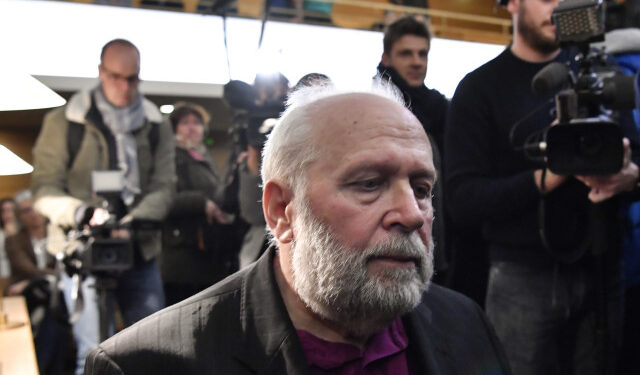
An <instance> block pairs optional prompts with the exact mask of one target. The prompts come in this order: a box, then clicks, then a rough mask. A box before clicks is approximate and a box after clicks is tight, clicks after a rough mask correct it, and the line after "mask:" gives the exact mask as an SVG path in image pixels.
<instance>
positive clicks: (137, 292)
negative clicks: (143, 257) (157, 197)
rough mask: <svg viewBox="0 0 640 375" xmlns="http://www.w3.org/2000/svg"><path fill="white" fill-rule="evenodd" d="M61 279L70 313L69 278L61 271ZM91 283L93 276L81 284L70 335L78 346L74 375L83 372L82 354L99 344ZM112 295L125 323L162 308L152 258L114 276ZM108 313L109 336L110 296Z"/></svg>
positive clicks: (161, 297)
mask: <svg viewBox="0 0 640 375" xmlns="http://www.w3.org/2000/svg"><path fill="white" fill-rule="evenodd" d="M63 282H64V296H65V301H66V302H67V306H68V308H69V311H70V313H72V311H73V306H72V298H71V291H72V281H71V279H70V278H69V277H68V276H67V275H66V274H63ZM95 283H96V280H95V278H94V277H92V276H90V277H87V278H86V279H85V280H84V281H83V282H82V284H81V288H82V293H83V298H84V309H83V310H82V313H81V314H80V317H79V319H78V320H77V321H76V322H75V323H74V324H73V336H74V339H75V341H76V345H77V348H78V355H77V362H76V375H81V374H83V373H84V361H85V357H86V356H87V355H88V354H89V352H90V351H91V350H93V349H94V348H95V347H97V346H98V344H99V343H100V313H99V308H98V296H97V293H96V289H95ZM113 297H115V300H116V302H117V303H118V306H119V308H120V312H121V313H122V317H123V319H124V323H125V324H126V325H127V326H129V325H131V324H133V323H135V322H136V321H138V320H140V319H142V318H144V317H146V316H148V315H151V314H152V313H154V312H156V311H158V310H160V309H162V308H163V307H164V292H163V289H162V280H161V278H160V270H159V268H158V264H157V262H156V260H155V259H153V260H151V261H149V262H141V263H140V264H137V265H136V266H135V267H134V268H132V269H130V270H128V271H125V272H123V273H122V274H121V275H120V276H118V278H117V286H116V288H115V290H114V291H113ZM108 316H109V326H110V330H109V331H110V334H109V335H111V334H113V326H114V325H113V298H111V299H110V303H109V308H108Z"/></svg>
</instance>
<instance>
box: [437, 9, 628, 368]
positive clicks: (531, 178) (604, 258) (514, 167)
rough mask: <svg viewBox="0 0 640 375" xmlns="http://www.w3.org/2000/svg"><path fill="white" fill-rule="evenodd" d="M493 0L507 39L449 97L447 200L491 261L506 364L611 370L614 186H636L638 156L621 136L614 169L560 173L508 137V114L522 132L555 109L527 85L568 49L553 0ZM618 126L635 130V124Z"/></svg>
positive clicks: (615, 332)
mask: <svg viewBox="0 0 640 375" xmlns="http://www.w3.org/2000/svg"><path fill="white" fill-rule="evenodd" d="M501 3H502V4H503V5H506V7H507V9H508V11H509V12H510V13H511V14H512V17H513V25H514V35H513V42H512V43H511V45H509V47H508V48H507V49H506V50H505V51H504V52H503V53H502V54H500V55H499V56H498V57H496V58H495V59H494V60H492V61H490V62H488V63H487V64H485V65H483V66H482V67H480V68H478V69H477V70H475V71H474V72H472V73H470V74H468V75H467V76H466V77H465V78H464V80H463V81H462V82H461V83H460V85H459V86H458V88H457V90H456V93H455V95H454V97H453V99H452V102H451V108H450V112H449V114H450V117H449V123H448V125H447V130H446V134H445V148H446V149H447V154H446V155H445V166H446V171H445V172H446V173H445V176H446V178H447V181H446V184H447V186H448V189H449V190H448V191H449V192H450V195H448V197H447V202H446V205H447V207H448V208H449V209H450V210H451V214H452V216H453V219H454V220H456V221H458V222H460V223H481V224H482V226H483V236H484V238H485V239H486V240H487V241H488V242H489V244H490V262H491V269H490V276H489V285H488V291H487V300H486V308H487V314H488V316H489V318H490V320H491V321H492V322H493V324H494V325H495V327H496V331H497V333H498V336H499V338H500V339H501V341H502V343H503V344H504V347H505V349H506V352H507V357H508V358H509V360H510V362H511V366H512V369H513V373H514V374H525V375H526V374H544V375H553V374H563V375H565V374H602V373H607V374H614V373H616V371H615V360H614V358H615V356H616V350H617V348H618V345H619V344H618V343H619V338H620V327H619V324H620V318H621V316H620V313H621V312H620V306H621V289H620V287H621V283H620V249H621V238H620V235H619V232H620V230H621V227H620V225H619V217H618V209H619V196H620V195H621V194H623V193H625V192H627V191H631V190H633V189H634V188H635V186H636V183H637V181H638V167H637V165H636V164H637V163H638V162H637V161H633V160H632V159H631V158H630V156H631V149H630V146H629V143H628V141H625V145H624V149H625V156H626V157H625V160H624V165H623V167H622V169H621V170H620V171H619V172H618V173H615V174H613V175H608V176H582V177H575V176H563V175H556V174H554V173H551V172H550V171H549V170H547V169H545V168H546V167H545V164H544V163H540V162H534V161H531V160H528V159H527V158H526V157H525V154H524V153H523V152H522V151H518V150H515V149H514V148H513V147H512V145H511V139H510V138H511V136H510V134H511V132H512V129H513V127H514V124H516V123H519V125H518V131H521V132H523V133H527V134H530V133H534V132H536V131H539V130H541V129H544V128H546V127H548V126H549V125H550V124H551V123H552V122H553V121H554V120H555V116H554V115H552V113H553V111H552V109H553V103H551V102H550V101H549V102H548V98H540V97H536V96H534V94H533V93H532V92H531V81H532V78H533V77H534V76H535V75H536V74H537V73H538V72H539V71H540V70H541V69H542V68H544V67H545V66H547V65H548V64H549V63H551V62H554V61H556V62H563V63H564V62H567V61H571V57H572V56H571V55H570V53H569V52H568V51H565V50H561V49H560V48H559V44H557V43H556V35H555V34H556V32H555V31H556V30H555V26H554V25H553V24H552V23H551V15H552V12H553V10H554V8H555V7H556V6H557V5H558V1H557V0H556V1H547V0H509V1H506V0H505V1H502V2H501ZM545 103H548V106H546V107H545ZM625 135H626V136H627V137H631V136H633V137H635V129H632V128H625ZM521 138H522V137H521ZM633 156H634V158H635V157H637V156H638V155H637V154H634V155H633ZM595 202H599V203H597V204H595ZM541 232H542V233H544V238H545V240H546V244H545V243H543V239H542V236H541ZM602 244H605V246H602ZM546 245H548V246H546Z"/></svg>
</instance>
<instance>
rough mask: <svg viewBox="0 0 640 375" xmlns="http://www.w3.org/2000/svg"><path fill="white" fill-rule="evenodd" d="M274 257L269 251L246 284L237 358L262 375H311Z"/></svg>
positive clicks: (272, 252)
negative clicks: (290, 317)
mask: <svg viewBox="0 0 640 375" xmlns="http://www.w3.org/2000/svg"><path fill="white" fill-rule="evenodd" d="M274 255H275V249H274V248H270V249H269V250H268V251H267V252H265V254H264V255H263V256H262V257H261V258H260V259H259V260H258V261H257V262H256V263H255V264H254V265H253V266H252V267H254V269H253V270H251V271H250V272H248V273H247V274H246V277H245V278H244V280H243V282H242V288H241V296H242V297H241V302H240V325H241V333H240V334H239V335H238V339H237V341H236V345H237V346H236V348H235V353H236V357H237V358H238V359H239V360H240V361H242V362H243V363H244V364H245V365H247V366H248V367H250V368H252V369H253V370H254V372H255V373H258V374H285V373H288V374H305V373H309V368H308V366H307V364H306V361H305V357H304V352H303V350H302V346H301V345H300V343H299V341H298V335H297V334H296V331H295V328H294V327H293V323H291V320H290V319H289V315H288V313H287V310H286V307H285V305H284V301H283V300H282V297H281V295H280V290H279V289H278V286H277V284H276V281H275V276H274V273H273V257H274Z"/></svg>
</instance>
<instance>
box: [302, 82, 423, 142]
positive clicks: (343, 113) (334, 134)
mask: <svg viewBox="0 0 640 375" xmlns="http://www.w3.org/2000/svg"><path fill="white" fill-rule="evenodd" d="M309 117H310V119H311V121H312V122H313V124H314V126H313V137H314V140H315V142H316V146H318V147H319V148H322V146H323V145H334V144H337V145H339V146H343V147H353V146H356V145H357V143H358V141H359V140H362V139H367V138H377V137H385V136H387V137H393V138H394V139H397V140H398V141H399V142H400V141H402V140H410V141H412V142H414V143H415V142H420V143H424V147H425V148H426V149H428V150H429V152H431V146H430V144H429V140H428V138H427V136H426V134H425V132H424V130H423V128H422V125H421V124H420V122H419V121H418V119H417V118H416V117H415V116H414V115H413V114H412V113H411V111H409V110H408V109H407V108H406V107H404V106H403V105H401V104H399V103H397V102H394V101H392V100H391V99H388V98H385V97H382V96H379V95H375V94H368V93H351V94H341V95H336V96H332V97H329V98H325V99H321V100H319V101H318V102H317V103H316V104H315V105H314V106H313V109H312V110H310V111H309Z"/></svg>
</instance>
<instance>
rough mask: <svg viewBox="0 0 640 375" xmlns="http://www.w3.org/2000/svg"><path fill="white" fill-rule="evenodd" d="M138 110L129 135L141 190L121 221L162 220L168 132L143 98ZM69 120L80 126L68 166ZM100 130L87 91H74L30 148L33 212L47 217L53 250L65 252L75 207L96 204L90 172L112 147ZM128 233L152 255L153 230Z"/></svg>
mask: <svg viewBox="0 0 640 375" xmlns="http://www.w3.org/2000/svg"><path fill="white" fill-rule="evenodd" d="M143 108H144V111H145V118H146V123H145V125H144V126H143V127H142V128H140V129H139V130H138V131H136V134H135V138H136V144H137V154H138V155H137V156H138V168H139V173H140V189H141V193H140V194H139V195H138V196H136V198H135V201H134V203H133V204H132V205H131V208H130V210H129V212H128V213H127V214H126V216H125V217H124V218H123V219H122V221H123V222H126V221H130V220H133V219H146V220H157V221H161V220H164V218H165V216H166V215H167V212H168V210H169V207H170V206H171V199H172V195H173V191H174V189H175V180H176V177H175V164H174V161H173V158H174V147H173V133H172V131H171V128H170V126H169V124H168V123H166V122H164V121H162V115H161V114H160V112H159V111H158V109H157V107H156V106H155V105H154V104H153V103H151V102H150V101H148V100H147V99H143ZM69 122H76V123H80V124H84V125H85V126H86V128H85V132H84V135H83V138H82V142H81V143H80V147H79V148H78V150H77V154H76V155H75V157H74V158H73V163H72V165H69V159H70V155H69V149H68V145H67V143H68V141H67V131H68V129H69ZM152 127H159V129H158V131H157V138H158V140H157V144H155V145H151V144H150V143H151V142H150V137H149V132H150V131H151V129H152ZM101 129H102V130H101ZM105 131H106V132H109V131H108V129H106V128H105V127H104V125H103V124H102V118H101V115H100V113H99V111H98V110H97V108H96V107H95V105H94V104H93V102H92V99H91V95H90V92H89V91H86V92H80V93H77V94H76V95H74V96H73V97H72V98H71V99H70V100H69V102H68V103H67V105H66V106H64V107H61V108H57V109H54V110H53V111H51V112H49V113H48V114H47V115H46V117H45V119H44V123H43V125H42V129H41V131H40V134H39V136H38V139H37V141H36V144H35V146H34V149H33V160H34V172H33V175H32V179H31V188H32V190H33V193H34V197H35V201H36V203H35V208H36V210H38V211H40V212H41V213H43V214H44V215H45V216H47V218H48V219H49V221H50V228H49V243H48V250H49V251H50V252H52V253H54V254H56V253H58V252H60V251H65V250H67V249H69V250H71V248H70V247H69V246H70V244H69V243H67V241H66V239H65V238H64V236H63V233H62V229H63V228H71V227H74V226H75V225H76V218H75V215H76V212H77V210H78V208H79V207H80V206H82V205H86V204H88V205H93V206H98V205H99V204H100V202H99V200H98V199H97V198H95V197H93V196H92V188H91V171H94V170H107V169H110V168H109V167H110V166H109V156H110V154H109V149H110V148H111V149H114V148H115V145H114V142H113V140H112V139H113V137H106V136H105ZM107 134H108V133H107ZM109 139H111V141H110V140H109ZM152 149H153V150H152ZM111 157H112V158H113V157H114V156H111ZM134 236H135V237H134V239H135V242H136V243H137V245H138V246H139V248H140V250H141V255H142V256H143V258H144V259H145V260H149V259H151V258H153V257H155V256H156V255H158V253H159V252H160V249H161V242H160V241H161V235H160V231H159V230H158V231H151V232H149V231H146V232H145V233H140V234H134Z"/></svg>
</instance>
